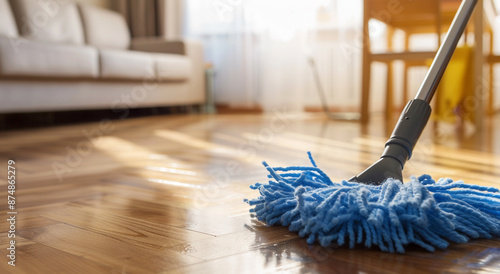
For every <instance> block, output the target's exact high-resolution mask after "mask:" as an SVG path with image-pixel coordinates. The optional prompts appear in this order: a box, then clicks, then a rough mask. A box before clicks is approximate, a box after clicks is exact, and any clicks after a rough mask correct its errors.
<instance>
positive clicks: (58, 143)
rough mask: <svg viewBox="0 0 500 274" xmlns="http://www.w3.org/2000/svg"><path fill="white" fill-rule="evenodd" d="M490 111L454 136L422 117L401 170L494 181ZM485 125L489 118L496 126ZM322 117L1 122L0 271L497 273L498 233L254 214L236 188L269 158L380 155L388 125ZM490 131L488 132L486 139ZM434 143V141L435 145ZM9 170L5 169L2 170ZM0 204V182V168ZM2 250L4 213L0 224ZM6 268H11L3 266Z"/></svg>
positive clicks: (499, 173) (344, 164)
mask: <svg viewBox="0 0 500 274" xmlns="http://www.w3.org/2000/svg"><path fill="white" fill-rule="evenodd" d="M498 122H500V120H499V119H498V118H497V119H496V120H495V119H494V120H492V121H490V123H489V124H488V128H486V129H484V130H483V131H482V132H483V133H482V134H475V135H471V136H462V137H461V138H458V137H457V135H455V134H454V133H453V132H451V133H449V131H447V132H448V133H449V134H446V132H440V133H439V134H437V133H436V130H435V129H433V128H432V126H430V127H429V128H427V129H426V131H425V133H424V135H423V136H422V138H421V141H420V142H419V144H418V145H417V148H416V152H415V154H414V157H413V159H412V160H411V161H410V162H409V163H408V166H407V169H406V171H405V176H409V175H410V174H415V175H420V174H423V173H428V174H431V175H432V176H433V177H451V178H453V179H463V180H465V181H466V182H467V183H473V184H482V185H491V186H495V187H500V181H499V180H498V178H499V177H500V149H499V147H500V141H498V140H500V138H499V137H500V132H499V128H500V123H498ZM495 127H496V128H495ZM389 128H392V125H385V124H384V123H383V122H382V121H380V120H377V119H373V122H372V123H371V124H370V125H369V126H368V127H366V128H361V127H360V125H359V124H357V123H346V122H333V121H328V120H325V119H323V118H322V116H319V115H310V116H294V115H284V114H280V113H275V114H272V115H268V116H261V115H219V116H195V115H192V116H164V117H148V118H138V119H131V120H126V121H112V122H103V123H90V124H83V125H76V126H62V127H53V128H45V129H36V130H23V131H12V132H4V133H0V153H1V154H0V163H2V164H3V165H4V166H3V168H4V170H6V169H7V160H9V159H13V160H15V161H16V168H17V171H18V174H17V192H16V201H17V210H18V215H17V218H18V220H17V228H16V232H17V237H16V239H17V241H16V245H17V246H16V251H17V252H16V255H17V261H16V266H15V268H14V267H11V266H9V265H8V264H7V259H6V257H5V256H3V259H2V260H3V262H1V263H0V272H1V273H8V272H12V273H14V272H15V273H101V272H102V273H148V272H169V273H170V272H171V273H262V272H278V271H282V272H302V273H315V272H334V273H349V272H365V273H374V272H380V273H382V272H383V273H407V274H409V273H440V272H446V273H454V272H479V271H485V272H500V248H499V246H500V240H479V241H473V242H471V243H469V244H462V245H451V246H450V248H449V249H447V250H445V251H441V250H440V251H436V252H435V253H429V252H427V251H424V250H423V249H420V248H417V247H411V248H409V250H408V252H407V254H405V255H394V254H387V253H382V252H380V251H378V250H377V249H365V248H362V247H359V248H357V249H354V250H349V249H346V248H336V247H332V248H322V247H320V246H318V245H307V244H306V242H305V240H303V239H301V238H299V237H298V236H297V235H296V234H295V233H290V232H288V230H287V229H286V228H283V227H266V226H265V225H264V224H262V223H260V222H258V221H255V220H252V219H251V218H250V216H249V213H248V209H249V207H248V205H246V204H245V203H243V201H242V200H243V199H244V198H251V197H255V196H256V195H257V193H255V191H252V190H250V189H249V188H248V186H249V185H250V184H253V183H255V182H257V181H261V182H262V181H265V178H266V171H265V169H264V168H263V167H262V166H261V164H260V162H261V161H262V160H266V161H268V162H269V163H270V164H272V165H286V166H288V165H299V164H308V163H307V157H306V151H308V150H309V151H312V153H313V155H314V156H315V159H316V162H317V163H318V165H319V166H320V167H321V168H323V169H324V170H325V171H327V173H328V174H329V175H330V176H331V177H332V179H334V180H336V181H338V180H342V179H348V178H350V177H351V176H353V175H355V174H356V173H358V172H359V171H361V170H363V169H364V168H366V167H367V166H368V165H370V164H371V163H373V162H374V161H375V160H376V159H378V157H379V155H380V153H381V152H382V150H383V144H384V142H385V139H386V133H387V129H389ZM495 140H497V141H496V143H495ZM439 143H441V144H439ZM4 174H6V172H4ZM0 185H1V188H2V189H4V191H2V192H1V195H0V197H1V199H0V200H1V201H3V202H2V204H3V205H2V207H1V209H2V214H3V216H6V215H7V213H6V212H7V203H6V201H7V197H6V196H7V187H6V185H7V180H6V176H4V175H2V177H1V180H0ZM0 229H1V233H0V238H1V239H2V241H1V242H0V243H1V249H2V250H3V252H2V254H5V252H6V248H7V247H8V238H7V231H8V230H9V225H8V223H7V222H6V221H5V220H4V221H1V222H0ZM14 270H15V271H14Z"/></svg>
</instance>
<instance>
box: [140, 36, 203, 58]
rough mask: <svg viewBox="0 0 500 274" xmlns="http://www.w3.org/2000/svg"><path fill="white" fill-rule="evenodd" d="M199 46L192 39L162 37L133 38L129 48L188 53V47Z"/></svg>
mask: <svg viewBox="0 0 500 274" xmlns="http://www.w3.org/2000/svg"><path fill="white" fill-rule="evenodd" d="M190 47H191V48H193V47H199V48H201V44H200V43H199V42H198V41H194V40H165V39H164V38H134V39H132V41H131V43H130V49H131V50H137V51H145V52H154V53H170V54H181V55H188V50H189V49H188V48H190Z"/></svg>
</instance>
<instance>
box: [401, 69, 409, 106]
mask: <svg viewBox="0 0 500 274" xmlns="http://www.w3.org/2000/svg"><path fill="white" fill-rule="evenodd" d="M408 69H409V65H408V63H406V62H405V68H404V70H403V95H402V96H401V107H402V108H404V107H405V105H406V103H407V102H408Z"/></svg>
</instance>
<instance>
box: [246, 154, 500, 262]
mask: <svg viewBox="0 0 500 274" xmlns="http://www.w3.org/2000/svg"><path fill="white" fill-rule="evenodd" d="M308 154H309V159H310V161H311V164H312V166H311V167H301V166H292V167H284V168H283V167H274V168H273V167H270V166H269V165H268V164H267V163H265V162H264V163H263V164H264V166H265V167H266V169H267V170H268V171H269V176H268V177H269V182H268V183H267V184H261V183H256V184H254V185H252V186H251V188H252V189H255V190H258V191H259V193H260V197H258V198H256V199H252V200H245V202H247V203H248V204H249V205H251V206H252V207H253V208H252V209H250V212H251V213H252V217H256V218H257V219H258V220H260V221H264V222H266V224H267V225H283V226H288V227H289V230H290V231H294V232H298V234H299V235H300V236H301V237H304V238H307V243H309V244H313V243H315V242H318V243H319V244H321V245H322V246H325V247H326V246H330V245H331V244H333V243H336V244H338V245H339V246H342V245H348V246H349V247H350V248H354V247H355V246H356V245H360V244H363V245H364V246H366V247H368V248H370V247H372V246H377V247H379V248H380V249H381V250H382V251H386V252H391V253H393V252H399V253H404V252H405V247H406V246H408V245H409V244H416V245H418V246H421V247H423V248H425V249H427V250H429V251H434V250H435V249H436V248H439V249H445V248H446V247H447V246H448V245H449V243H450V242H455V243H465V242H467V241H468V240H469V239H478V238H492V237H499V236H500V192H499V190H498V189H496V188H493V187H485V186H478V185H469V184H465V183H464V182H462V181H453V180H451V179H439V180H438V181H437V182H436V181H434V180H433V179H432V178H431V176H429V175H422V176H420V177H418V178H417V177H415V176H412V177H411V179H410V181H409V182H407V183H402V182H401V181H399V180H394V179H387V180H386V181H385V182H384V183H383V184H381V185H378V186H375V185H366V184H361V183H356V182H347V181H342V182H341V183H334V182H332V181H331V180H330V178H329V177H328V176H327V175H326V174H325V173H324V172H323V171H322V170H321V169H319V168H318V167H317V166H316V163H315V162H314V160H313V158H312V156H311V154H310V153H308Z"/></svg>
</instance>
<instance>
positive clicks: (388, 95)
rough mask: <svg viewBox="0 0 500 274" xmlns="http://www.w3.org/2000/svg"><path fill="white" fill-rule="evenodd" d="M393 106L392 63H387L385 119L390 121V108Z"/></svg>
mask: <svg viewBox="0 0 500 274" xmlns="http://www.w3.org/2000/svg"><path fill="white" fill-rule="evenodd" d="M393 106H394V87H393V70H392V63H391V62H388V63H387V91H386V97H385V119H386V121H388V120H390V119H391V117H392V108H393Z"/></svg>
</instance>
